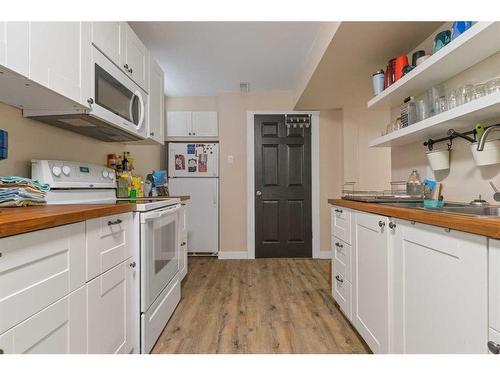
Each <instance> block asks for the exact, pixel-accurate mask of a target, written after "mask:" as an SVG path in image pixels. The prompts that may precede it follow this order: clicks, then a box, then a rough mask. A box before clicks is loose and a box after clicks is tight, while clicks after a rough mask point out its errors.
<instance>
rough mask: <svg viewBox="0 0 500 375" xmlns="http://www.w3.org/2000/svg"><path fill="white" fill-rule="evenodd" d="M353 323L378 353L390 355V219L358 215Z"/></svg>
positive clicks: (354, 259) (355, 228)
mask: <svg viewBox="0 0 500 375" xmlns="http://www.w3.org/2000/svg"><path fill="white" fill-rule="evenodd" d="M355 215H356V216H355V227H354V239H353V243H354V252H353V254H352V258H353V272H354V275H353V280H352V286H353V291H352V295H353V298H352V301H353V302H352V319H353V324H354V326H355V327H356V329H357V330H358V331H359V333H360V334H361V336H362V337H363V338H364V339H365V341H366V343H367V344H368V345H369V346H370V348H371V349H372V351H373V352H374V353H388V352H389V288H390V285H389V254H390V242H389V241H390V238H389V235H388V234H389V228H388V224H389V219H388V218H387V217H385V216H379V215H373V214H367V213H361V212H356V213H355Z"/></svg>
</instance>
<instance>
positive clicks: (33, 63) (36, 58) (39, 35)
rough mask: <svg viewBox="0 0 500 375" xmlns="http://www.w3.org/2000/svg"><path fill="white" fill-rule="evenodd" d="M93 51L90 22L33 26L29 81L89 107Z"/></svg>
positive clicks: (31, 26) (47, 23)
mask: <svg viewBox="0 0 500 375" xmlns="http://www.w3.org/2000/svg"><path fill="white" fill-rule="evenodd" d="M90 49H91V43H90V23H88V22H31V24H30V64H29V70H30V79H32V80H33V81H35V82H37V83H39V84H41V85H43V86H45V87H48V88H49V89H51V90H53V91H55V92H57V93H59V94H61V95H63V96H65V97H67V98H69V99H71V100H73V101H75V102H77V103H79V104H81V105H83V106H85V107H88V103H87V99H88V98H90V96H91V95H90V70H91V54H90ZM53 109H54V110H55V109H57V108H53Z"/></svg>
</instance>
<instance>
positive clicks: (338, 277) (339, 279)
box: [335, 275, 344, 283]
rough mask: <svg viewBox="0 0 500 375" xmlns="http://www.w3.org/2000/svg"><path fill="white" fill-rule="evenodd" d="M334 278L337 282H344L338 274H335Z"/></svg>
mask: <svg viewBox="0 0 500 375" xmlns="http://www.w3.org/2000/svg"><path fill="white" fill-rule="evenodd" d="M335 280H337V281H338V282H339V283H343V282H344V279H342V278H341V277H340V276H339V275H337V276H335Z"/></svg>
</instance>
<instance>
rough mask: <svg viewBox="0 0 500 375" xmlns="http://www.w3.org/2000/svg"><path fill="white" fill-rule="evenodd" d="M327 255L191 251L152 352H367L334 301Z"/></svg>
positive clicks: (366, 348)
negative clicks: (222, 255)
mask: <svg viewBox="0 0 500 375" xmlns="http://www.w3.org/2000/svg"><path fill="white" fill-rule="evenodd" d="M328 274H329V262H328V261H325V260H313V259H256V260H218V259H217V258H209V257H203V258H196V257H192V258H189V273H188V275H187V277H186V279H185V280H184V283H183V286H182V300H181V302H180V303H179V305H178V306H177V309H176V310H175V312H174V314H173V316H172V318H171V319H170V321H169V323H168V325H167V326H166V327H165V330H164V331H163V333H162V335H161V336H160V338H159V340H158V342H157V343H156V346H155V347H154V349H153V353H254V354H257V353H367V352H369V349H368V347H367V346H366V344H365V343H364V341H363V340H362V339H361V338H360V337H359V336H358V335H357V333H356V332H355V331H354V329H353V328H352V327H351V326H350V325H349V323H348V322H347V320H346V319H345V317H344V316H343V315H342V313H341V312H340V311H339V309H338V307H337V306H336V305H335V304H334V301H333V298H332V297H331V293H330V290H329V286H328Z"/></svg>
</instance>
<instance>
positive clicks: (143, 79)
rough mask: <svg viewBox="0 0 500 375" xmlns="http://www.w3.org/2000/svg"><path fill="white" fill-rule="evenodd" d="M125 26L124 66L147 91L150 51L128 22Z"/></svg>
mask: <svg viewBox="0 0 500 375" xmlns="http://www.w3.org/2000/svg"><path fill="white" fill-rule="evenodd" d="M124 28H125V58H124V59H123V64H122V68H123V69H124V70H125V71H126V72H127V74H128V75H129V76H130V77H131V78H132V79H133V80H134V81H135V83H137V84H138V85H139V86H141V87H142V88H143V89H144V90H145V91H146V92H148V91H149V89H148V77H147V71H148V69H147V64H148V51H147V49H146V46H145V45H144V44H143V43H142V42H141V40H140V39H139V37H138V36H137V35H136V34H135V32H134V30H132V28H131V27H130V26H129V24H128V23H124Z"/></svg>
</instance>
